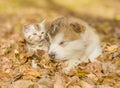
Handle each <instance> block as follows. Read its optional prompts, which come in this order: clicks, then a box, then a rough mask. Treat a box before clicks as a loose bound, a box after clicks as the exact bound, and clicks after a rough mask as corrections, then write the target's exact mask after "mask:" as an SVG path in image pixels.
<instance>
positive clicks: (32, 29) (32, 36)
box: [23, 20, 49, 68]
mask: <svg viewBox="0 0 120 88" xmlns="http://www.w3.org/2000/svg"><path fill="white" fill-rule="evenodd" d="M23 35H24V39H25V40H26V44H27V48H28V51H35V52H36V51H37V50H44V51H48V48H49V37H48V34H47V31H46V29H45V20H43V21H42V22H41V23H37V24H29V25H25V26H24V27H23ZM32 67H34V68H36V67H37V64H36V63H35V60H32Z"/></svg>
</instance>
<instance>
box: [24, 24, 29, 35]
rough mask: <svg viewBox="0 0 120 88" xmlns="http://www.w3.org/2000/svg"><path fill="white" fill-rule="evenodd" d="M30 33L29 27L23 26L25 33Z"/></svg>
mask: <svg viewBox="0 0 120 88" xmlns="http://www.w3.org/2000/svg"><path fill="white" fill-rule="evenodd" d="M28 32H29V28H28V25H23V33H28Z"/></svg>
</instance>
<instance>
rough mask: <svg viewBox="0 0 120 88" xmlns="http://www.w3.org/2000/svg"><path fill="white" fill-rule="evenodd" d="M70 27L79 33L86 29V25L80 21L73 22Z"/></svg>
mask: <svg viewBox="0 0 120 88" xmlns="http://www.w3.org/2000/svg"><path fill="white" fill-rule="evenodd" d="M70 27H72V29H73V30H74V31H75V32H77V33H83V32H84V31H85V26H84V25H82V24H79V23H71V24H70Z"/></svg>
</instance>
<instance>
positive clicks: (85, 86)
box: [80, 80, 95, 88]
mask: <svg viewBox="0 0 120 88" xmlns="http://www.w3.org/2000/svg"><path fill="white" fill-rule="evenodd" d="M80 86H81V87H82V88H95V85H91V84H89V83H87V82H85V81H82V80H81V81H80Z"/></svg>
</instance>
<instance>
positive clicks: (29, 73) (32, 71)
mask: <svg viewBox="0 0 120 88" xmlns="http://www.w3.org/2000/svg"><path fill="white" fill-rule="evenodd" d="M23 75H24V76H33V77H40V73H39V72H38V71H37V70H35V69H26V70H25V71H24V72H23Z"/></svg>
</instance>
